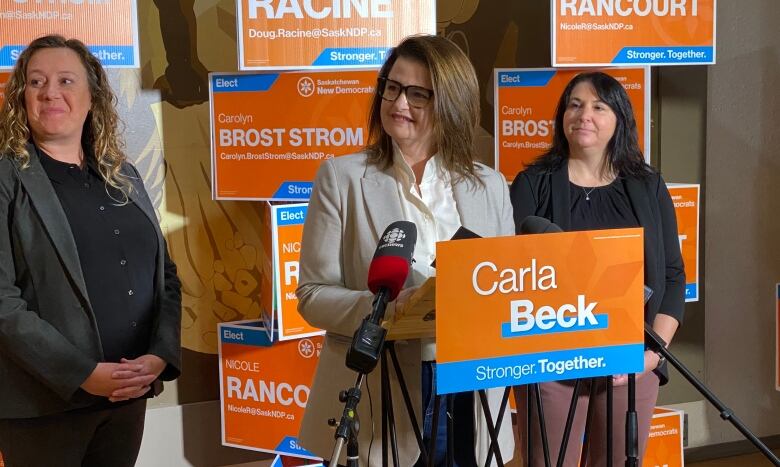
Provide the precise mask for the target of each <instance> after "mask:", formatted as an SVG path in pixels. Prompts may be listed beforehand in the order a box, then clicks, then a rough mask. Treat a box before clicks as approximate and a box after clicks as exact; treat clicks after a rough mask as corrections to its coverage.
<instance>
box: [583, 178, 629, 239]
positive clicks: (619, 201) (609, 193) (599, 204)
mask: <svg viewBox="0 0 780 467" xmlns="http://www.w3.org/2000/svg"><path fill="white" fill-rule="evenodd" d="M569 185H570V186H569V203H570V206H571V230H598V229H623V228H629V227H639V221H638V220H637V218H636V215H635V214H634V211H633V209H632V208H631V201H630V200H629V199H628V194H627V193H626V188H625V186H623V181H622V179H620V178H616V179H615V180H614V181H613V182H612V183H610V184H609V185H605V186H599V187H582V186H579V185H575V184H574V183H572V182H569Z"/></svg>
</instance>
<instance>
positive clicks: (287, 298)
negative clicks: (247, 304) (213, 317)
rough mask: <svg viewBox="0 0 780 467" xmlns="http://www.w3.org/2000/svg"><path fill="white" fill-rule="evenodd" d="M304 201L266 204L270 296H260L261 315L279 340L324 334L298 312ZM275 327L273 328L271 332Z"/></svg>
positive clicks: (271, 333) (305, 207)
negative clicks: (296, 290) (269, 245)
mask: <svg viewBox="0 0 780 467" xmlns="http://www.w3.org/2000/svg"><path fill="white" fill-rule="evenodd" d="M308 206H309V205H308V204H283V205H277V206H269V210H270V217H271V223H270V224H269V225H270V227H271V252H272V253H271V254H272V257H271V268H270V269H271V270H272V271H273V300H268V299H264V300H263V304H262V310H263V319H264V321H265V326H266V329H268V330H269V332H270V335H271V336H273V335H274V334H276V336H277V337H276V338H278V340H280V341H284V340H289V339H297V338H301V337H308V336H316V335H320V334H324V333H325V331H323V330H321V329H319V328H315V327H313V326H311V325H310V324H309V323H307V322H306V320H304V319H303V317H302V316H301V315H300V313H298V297H296V296H295V289H296V288H297V287H298V265H299V258H300V252H301V237H302V236H303V223H304V221H305V220H306V212H307V210H308ZM274 330H276V332H274Z"/></svg>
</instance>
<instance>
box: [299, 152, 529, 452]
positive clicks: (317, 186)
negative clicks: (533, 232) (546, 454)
mask: <svg viewBox="0 0 780 467" xmlns="http://www.w3.org/2000/svg"><path fill="white" fill-rule="evenodd" d="M477 174H478V176H479V177H480V179H482V180H483V181H484V182H485V186H484V187H482V186H479V185H477V184H475V183H472V182H460V183H457V184H455V185H454V186H453V196H454V198H455V202H456V205H457V209H458V213H459V214H460V218H461V220H462V223H463V226H464V227H466V228H468V229H470V230H472V231H474V232H475V233H477V234H479V235H481V236H483V237H493V236H501V235H512V234H513V233H514V224H513V220H512V205H511V203H510V201H509V193H508V188H507V184H506V182H505V181H504V177H503V176H502V175H500V174H498V173H497V172H495V171H494V170H492V169H490V168H488V167H486V166H484V165H481V164H477ZM402 219H403V212H402V207H401V201H400V198H399V194H398V188H397V185H396V179H395V178H394V169H393V168H392V167H389V168H385V169H382V168H379V167H377V166H376V165H373V164H369V163H368V162H367V158H366V155H365V154H363V153H360V154H354V155H351V156H344V157H339V158H336V159H330V160H328V161H326V162H325V163H324V164H322V166H321V167H320V170H319V172H318V173H317V177H316V179H315V182H314V190H313V193H312V196H311V200H310V202H309V210H308V213H307V216H306V223H305V225H304V229H303V242H302V249H301V258H300V268H301V270H300V282H299V286H298V289H297V291H296V294H297V296H298V299H299V305H298V309H299V311H300V312H301V314H302V315H303V317H304V318H305V319H306V320H307V321H308V322H309V323H311V324H312V325H314V326H317V327H320V328H322V329H325V330H326V331H327V334H326V336H325V345H324V348H323V350H322V353H321V355H320V363H319V366H318V367H317V373H316V375H315V378H314V383H313V385H312V388H311V393H310V396H309V401H308V404H307V407H306V412H305V414H304V417H303V425H302V427H301V432H300V441H301V444H302V446H303V447H305V448H306V449H308V450H310V451H312V452H314V453H315V454H316V455H318V456H321V457H324V458H326V459H327V458H329V457H330V456H331V455H332V450H333V442H334V439H333V433H334V431H333V429H332V428H330V427H329V426H328V424H327V420H328V419H329V418H336V419H337V420H338V419H339V418H340V417H341V411H342V409H343V404H341V403H340V402H339V400H338V394H339V391H341V390H343V389H346V388H348V387H351V386H353V385H354V383H355V377H356V374H355V372H354V371H352V370H349V369H348V368H347V367H346V366H345V365H344V358H345V355H346V353H347V349H348V348H349V345H350V341H351V338H352V334H353V333H354V331H355V330H356V329H357V328H358V326H359V324H360V322H361V320H362V319H363V318H364V317H365V316H366V315H367V314H368V313H369V312H370V309H371V300H372V298H373V296H372V294H371V292H369V291H368V285H367V275H368V267H369V265H370V263H371V258H372V257H373V254H374V250H375V249H376V246H377V243H378V241H379V236H380V235H381V234H382V232H383V231H384V229H385V227H387V226H388V225H389V224H390V223H391V222H394V221H397V220H402ZM394 309H395V308H394V303H390V304H389V306H388V310H387V313H388V316H389V315H390V314H391V313H393V312H394ZM396 351H397V354H398V358H399V361H400V364H401V366H402V369H403V373H404V379H405V381H406V384H407V387H408V388H409V393H410V396H411V398H412V404H413V407H414V408H415V410H416V415H417V418H418V423H419V422H420V419H419V418H420V410H421V407H422V401H421V392H422V391H421V388H420V372H421V365H420V362H421V353H420V342H419V340H409V341H400V342H396ZM379 376H380V371H379V368H377V369H376V370H375V371H374V372H372V373H370V374H369V375H368V376H367V378H366V382H365V383H364V386H363V398H362V400H361V402H360V405H359V407H358V414H359V416H360V421H361V429H360V439H359V442H360V451H361V453H360V454H361V461H360V465H380V464H381V452H382V450H381V439H382V429H381V416H380V414H381V407H380V390H379V388H380V384H379V382H380V378H379ZM390 378H391V381H390V384H391V387H392V388H394V390H393V391H392V393H393V407H394V408H395V413H396V416H395V422H396V430H397V432H398V433H399V438H398V451H399V456H400V459H399V463H400V465H413V464H414V462H415V461H416V459H417V457H418V455H419V449H418V447H417V442H416V441H415V438H414V435H413V434H412V428H411V423H410V422H409V420H408V416H407V415H406V410H405V409H404V407H405V406H404V403H403V398H402V396H401V391H400V390H398V387H399V386H398V381H397V379H396V377H395V374H394V372H393V371H390ZM369 393H370V396H371V397H370V399H369V397H367V396H368V394H369ZM502 393H503V390H490V391H488V397H489V399H490V405H491V412H492V416H493V418H494V420H495V418H496V417H497V414H498V408H499V406H500V401H501V395H502ZM477 400H478V399H477ZM370 402H372V403H373V413H374V415H375V416H376V418H375V419H374V420H372V419H371V412H370V411H369V403H370ZM474 415H475V420H478V421H479V422H478V423H476V424H475V426H476V429H475V439H476V456H477V461H478V462H479V463H480V465H484V463H485V460H486V456H487V450H488V444H489V438H488V432H487V425H486V424H485V423H484V416H483V413H482V409H481V407H479V404H475V408H474ZM372 430H373V433H372ZM372 438H373V446H372V448H371V453H370V459H369V458H368V456H367V455H368V447H369V443H370V440H371V439H372ZM499 443H500V446H501V453H502V456H503V458H504V460H505V461H507V460H509V459H511V458H512V455H513V451H514V438H513V434H512V426H511V417H510V416H509V414H505V416H504V417H503V423H502V425H501V431H500V434H499ZM345 451H346V449H344V451H343V452H342V453H344V452H345ZM493 462H495V459H494V461H493ZM341 463H345V462H344V460H343V459H342V460H341Z"/></svg>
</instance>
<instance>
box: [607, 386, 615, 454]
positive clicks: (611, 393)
mask: <svg viewBox="0 0 780 467" xmlns="http://www.w3.org/2000/svg"><path fill="white" fill-rule="evenodd" d="M606 380H607V427H606V428H607V467H612V444H613V443H612V436H613V435H614V432H613V431H612V418H613V416H614V414H613V411H612V407H613V404H614V401H615V388H614V387H613V386H612V377H611V376H607V377H606Z"/></svg>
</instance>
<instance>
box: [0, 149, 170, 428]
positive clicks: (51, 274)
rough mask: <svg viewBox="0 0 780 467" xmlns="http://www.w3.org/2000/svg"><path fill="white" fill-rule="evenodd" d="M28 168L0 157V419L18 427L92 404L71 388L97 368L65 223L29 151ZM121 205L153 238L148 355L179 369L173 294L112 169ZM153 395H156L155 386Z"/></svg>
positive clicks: (135, 197)
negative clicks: (152, 308) (26, 421)
mask: <svg viewBox="0 0 780 467" xmlns="http://www.w3.org/2000/svg"><path fill="white" fill-rule="evenodd" d="M28 151H29V152H30V163H29V166H28V167H26V168H24V169H22V168H21V167H20V166H19V164H18V162H17V161H16V160H14V159H13V158H12V157H7V156H3V157H0V219H3V226H2V228H0V381H1V382H2V383H0V418H27V417H38V416H42V415H47V414H52V413H57V412H63V411H66V410H70V409H75V408H79V407H85V406H88V405H91V404H94V403H95V402H97V401H99V400H100V399H101V398H98V397H96V396H93V395H91V394H88V393H86V392H85V391H83V390H82V389H80V388H79V386H80V385H81V383H83V382H84V380H85V379H86V378H87V377H88V376H89V375H90V374H91V373H92V370H94V368H95V366H96V365H97V363H98V362H101V361H103V350H102V345H101V342H100V335H99V334H98V328H97V324H96V322H95V316H94V313H93V310H92V307H91V305H90V302H89V297H88V296H87V288H86V284H85V282H84V276H83V274H82V271H81V265H80V263H79V258H78V253H77V251H76V244H75V241H74V240H73V234H72V233H71V230H70V226H69V224H68V220H67V218H66V217H65V212H64V211H63V210H62V207H61V205H60V202H59V198H58V197H57V194H56V192H55V191H54V188H53V187H52V185H51V182H50V181H49V178H48V176H47V175H46V172H45V171H44V169H43V167H42V166H41V163H40V160H39V159H38V154H37V151H36V149H35V147H34V146H32V145H29V146H28ZM122 172H123V174H125V175H126V176H128V177H129V179H130V181H131V183H132V185H133V190H132V192H131V193H130V199H131V200H132V201H133V202H134V203H135V204H137V205H138V207H139V208H141V210H142V211H143V212H144V214H146V215H147V216H148V217H149V219H150V220H151V221H152V224H153V225H154V228H155V231H156V233H157V243H158V245H159V248H158V252H157V270H156V277H155V304H156V310H155V311H156V313H155V322H154V325H153V335H152V339H151V344H150V348H149V351H148V353H151V354H154V355H157V356H159V357H161V358H162V359H163V360H165V361H166V362H167V363H168V365H167V366H166V368H165V370H164V371H163V373H162V374H161V375H160V379H162V380H171V379H174V378H176V377H177V376H178V375H179V372H180V368H181V348H180V335H181V329H180V322H181V285H180V282H179V279H178V278H177V276H176V266H175V265H174V264H173V262H172V261H171V259H170V258H169V257H168V252H167V248H166V245H165V239H164V238H163V236H162V232H161V231H160V227H159V225H158V222H157V217H156V216H155V211H154V207H153V206H152V203H151V201H150V200H149V197H148V195H147V194H146V190H145V189H144V186H143V182H142V181H141V179H140V177H139V175H138V172H137V171H136V170H135V168H134V167H133V166H132V165H130V164H125V166H124V167H123V168H122ZM156 383H157V384H155V386H156V387H155V392H156V393H158V392H159V391H160V390H161V387H162V386H161V384H159V381H158V382H156Z"/></svg>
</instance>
